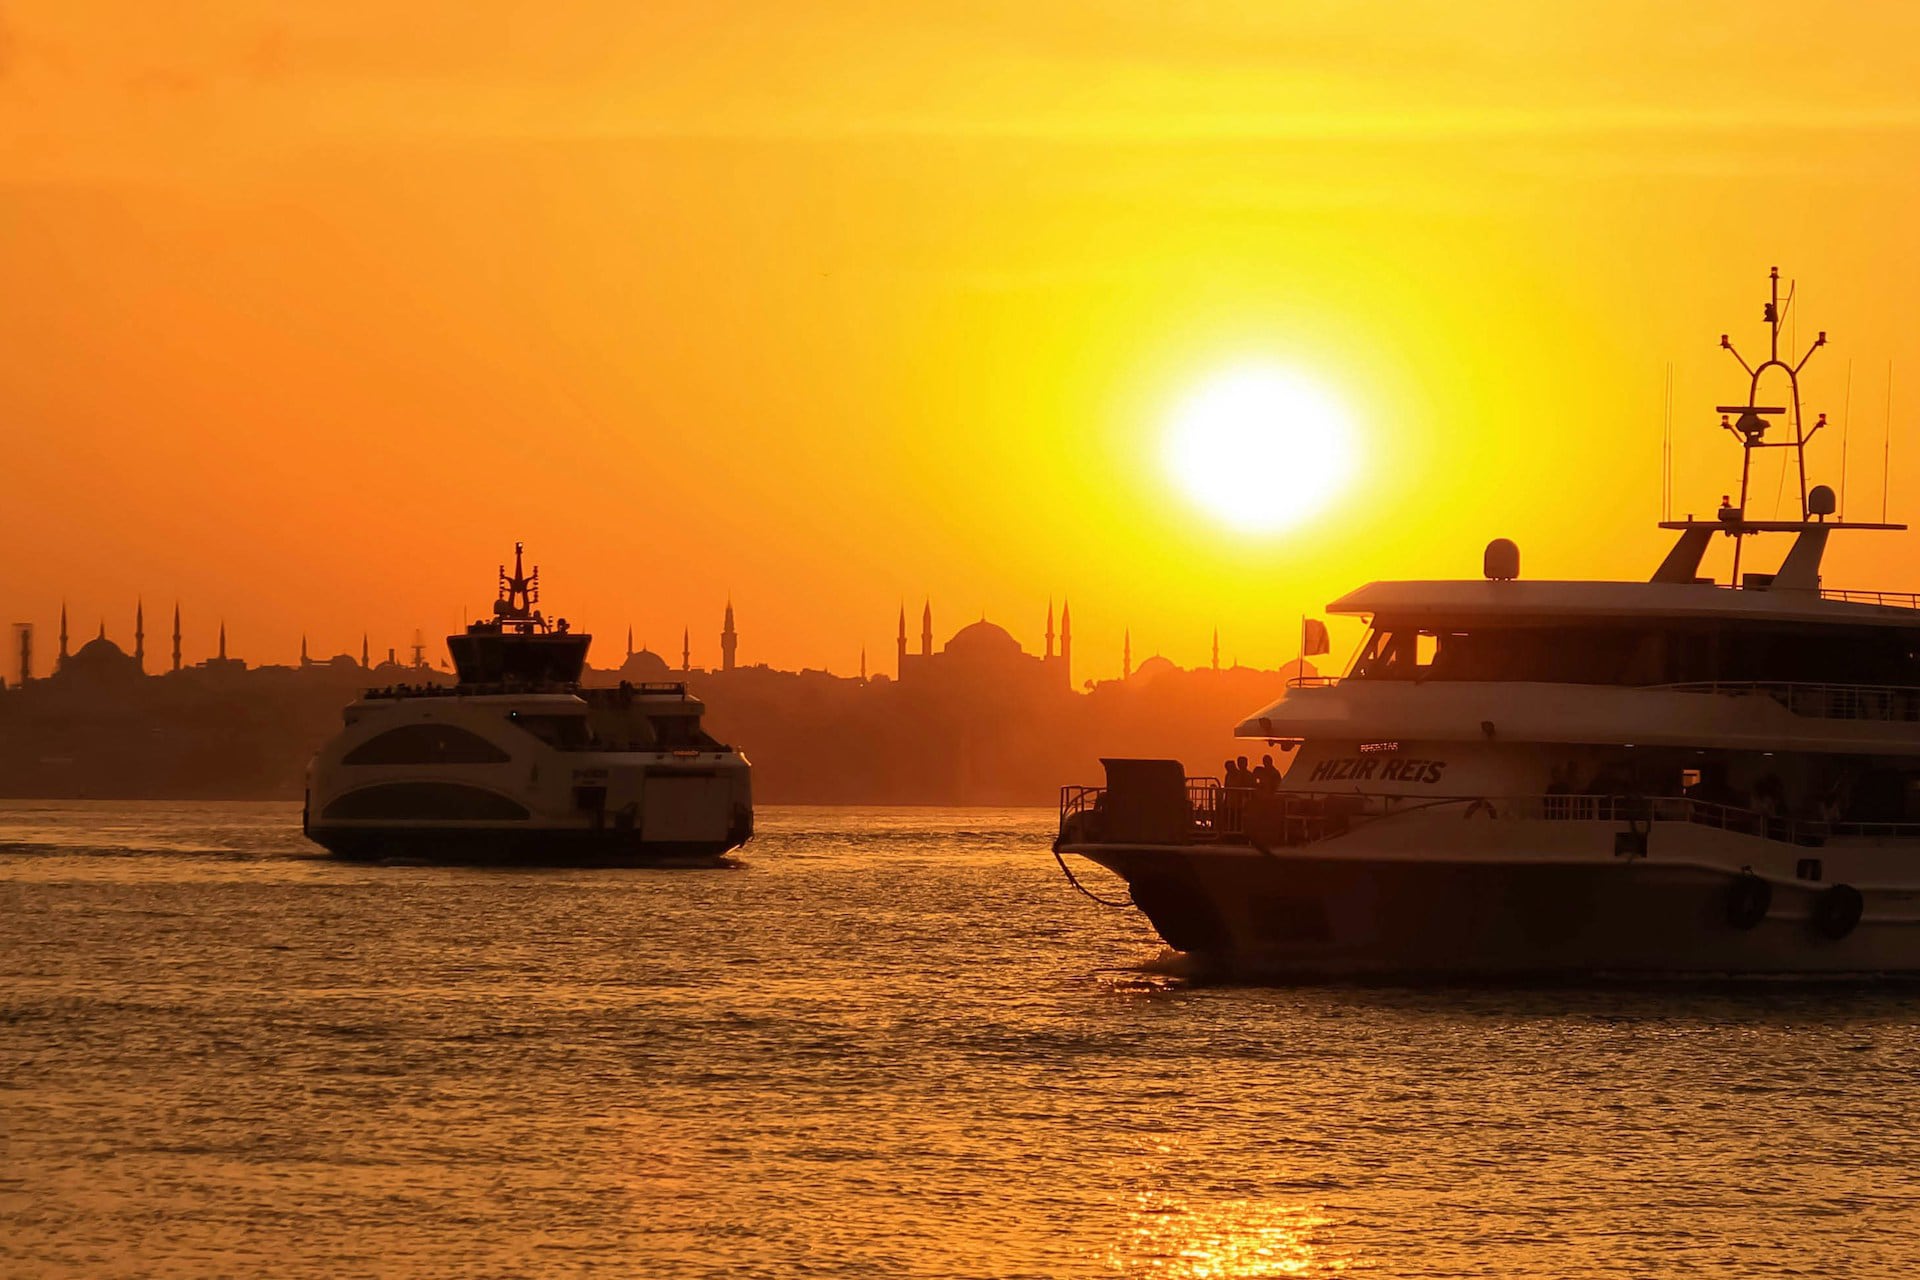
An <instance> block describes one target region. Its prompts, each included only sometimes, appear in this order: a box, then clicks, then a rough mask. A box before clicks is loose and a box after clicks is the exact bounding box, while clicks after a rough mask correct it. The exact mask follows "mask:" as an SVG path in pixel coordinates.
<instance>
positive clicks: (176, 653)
mask: <svg viewBox="0 0 1920 1280" xmlns="http://www.w3.org/2000/svg"><path fill="white" fill-rule="evenodd" d="M173 669H174V670H175V671H178V670H179V669H180V602H179V601H178V600H175V601H174V602H173Z"/></svg>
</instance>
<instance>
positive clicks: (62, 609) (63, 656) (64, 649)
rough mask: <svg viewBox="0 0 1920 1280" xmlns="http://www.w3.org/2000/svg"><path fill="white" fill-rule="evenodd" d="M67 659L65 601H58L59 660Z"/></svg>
mask: <svg viewBox="0 0 1920 1280" xmlns="http://www.w3.org/2000/svg"><path fill="white" fill-rule="evenodd" d="M66 660H67V602H66V601H65V600H62V601H61V602H60V661H62V662H65V661H66Z"/></svg>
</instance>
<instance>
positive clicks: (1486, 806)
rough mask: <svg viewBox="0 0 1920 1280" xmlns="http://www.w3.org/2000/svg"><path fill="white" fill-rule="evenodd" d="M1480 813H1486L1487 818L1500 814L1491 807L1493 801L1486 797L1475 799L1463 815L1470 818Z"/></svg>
mask: <svg viewBox="0 0 1920 1280" xmlns="http://www.w3.org/2000/svg"><path fill="white" fill-rule="evenodd" d="M1482 813H1484V814H1486V815H1487V816H1488V817H1489V818H1497V817H1499V816H1500V814H1499V812H1498V811H1497V810H1495V809H1494V807H1493V801H1491V800H1486V799H1481V800H1475V801H1474V802H1473V803H1472V804H1470V805H1468V806H1467V812H1466V815H1465V816H1466V817H1469V818H1472V817H1475V816H1476V815H1478V814H1482Z"/></svg>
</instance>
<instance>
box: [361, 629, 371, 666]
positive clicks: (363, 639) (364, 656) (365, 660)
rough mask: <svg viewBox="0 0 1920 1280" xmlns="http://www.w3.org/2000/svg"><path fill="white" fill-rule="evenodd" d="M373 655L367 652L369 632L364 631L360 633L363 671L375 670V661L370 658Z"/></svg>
mask: <svg viewBox="0 0 1920 1280" xmlns="http://www.w3.org/2000/svg"><path fill="white" fill-rule="evenodd" d="M372 656H373V655H372V654H370V653H368V652H367V633H366V632H364V631H362V632H361V633H360V669H361V670H362V671H371V670H373V663H372V662H371V661H370V660H369V659H371V658H372Z"/></svg>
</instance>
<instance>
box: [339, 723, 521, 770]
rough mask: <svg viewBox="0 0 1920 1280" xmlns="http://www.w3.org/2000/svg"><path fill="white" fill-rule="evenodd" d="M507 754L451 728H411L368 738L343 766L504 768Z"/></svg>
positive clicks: (402, 728) (344, 757)
mask: <svg viewBox="0 0 1920 1280" xmlns="http://www.w3.org/2000/svg"><path fill="white" fill-rule="evenodd" d="M508 759H509V757H508V755H507V753H506V752H504V751H502V750H501V749H500V748H499V747H497V746H495V745H494V744H493V743H491V742H488V741H487V740H486V739H485V738H483V737H481V736H480V735H479V734H477V733H473V732H471V731H470V730H467V729H462V728H459V727H458V726H456V725H450V724H409V725H402V726H400V727H399V728H397V729H389V730H387V731H386V732H385V733H382V734H379V735H377V736H375V737H372V738H368V739H367V740H366V741H365V742H363V743H361V744H360V745H359V746H357V747H355V748H354V749H353V750H351V751H349V752H347V754H346V755H345V756H343V757H342V758H341V763H342V764H504V763H506V761H507V760H508Z"/></svg>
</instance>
